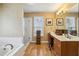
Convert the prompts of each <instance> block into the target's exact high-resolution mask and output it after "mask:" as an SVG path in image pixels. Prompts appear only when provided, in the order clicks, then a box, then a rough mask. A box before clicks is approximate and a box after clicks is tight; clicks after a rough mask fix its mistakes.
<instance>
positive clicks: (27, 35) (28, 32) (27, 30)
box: [25, 17, 32, 42]
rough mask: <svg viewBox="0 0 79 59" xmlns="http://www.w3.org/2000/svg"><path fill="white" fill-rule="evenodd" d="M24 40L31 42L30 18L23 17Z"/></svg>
mask: <svg viewBox="0 0 79 59" xmlns="http://www.w3.org/2000/svg"><path fill="white" fill-rule="evenodd" d="M25 39H26V41H27V42H29V41H32V17H25Z"/></svg>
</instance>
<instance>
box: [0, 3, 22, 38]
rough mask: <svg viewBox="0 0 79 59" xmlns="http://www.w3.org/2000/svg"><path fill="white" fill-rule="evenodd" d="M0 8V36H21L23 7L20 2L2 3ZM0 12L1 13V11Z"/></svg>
mask: <svg viewBox="0 0 79 59" xmlns="http://www.w3.org/2000/svg"><path fill="white" fill-rule="evenodd" d="M1 7H2V8H0V9H1V10H0V36H3V37H22V36H23V8H22V5H21V4H3V5H2V6H1ZM1 12H2V13H1Z"/></svg>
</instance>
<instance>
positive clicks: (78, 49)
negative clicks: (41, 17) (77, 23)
mask: <svg viewBox="0 0 79 59" xmlns="http://www.w3.org/2000/svg"><path fill="white" fill-rule="evenodd" d="M48 35H49V36H50V39H51V40H53V46H52V47H53V51H54V54H55V55H58V56H78V55H79V46H78V44H79V37H77V36H72V38H71V39H68V38H66V37H65V36H63V35H56V34H55V33H54V32H50V33H49V34H48Z"/></svg>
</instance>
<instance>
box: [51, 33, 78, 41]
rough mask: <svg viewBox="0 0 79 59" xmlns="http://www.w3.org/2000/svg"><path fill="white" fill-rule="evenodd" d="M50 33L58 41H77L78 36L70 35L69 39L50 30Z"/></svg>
mask: <svg viewBox="0 0 79 59" xmlns="http://www.w3.org/2000/svg"><path fill="white" fill-rule="evenodd" d="M50 34H51V35H52V36H53V37H55V38H57V39H58V40H60V41H79V37H78V36H71V39H69V38H66V37H65V36H64V35H56V34H55V33H54V32H50Z"/></svg>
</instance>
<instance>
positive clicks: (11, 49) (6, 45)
mask: <svg viewBox="0 0 79 59" xmlns="http://www.w3.org/2000/svg"><path fill="white" fill-rule="evenodd" d="M8 45H9V46H11V50H12V49H13V45H12V44H6V45H5V48H4V50H6V46H8Z"/></svg>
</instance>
